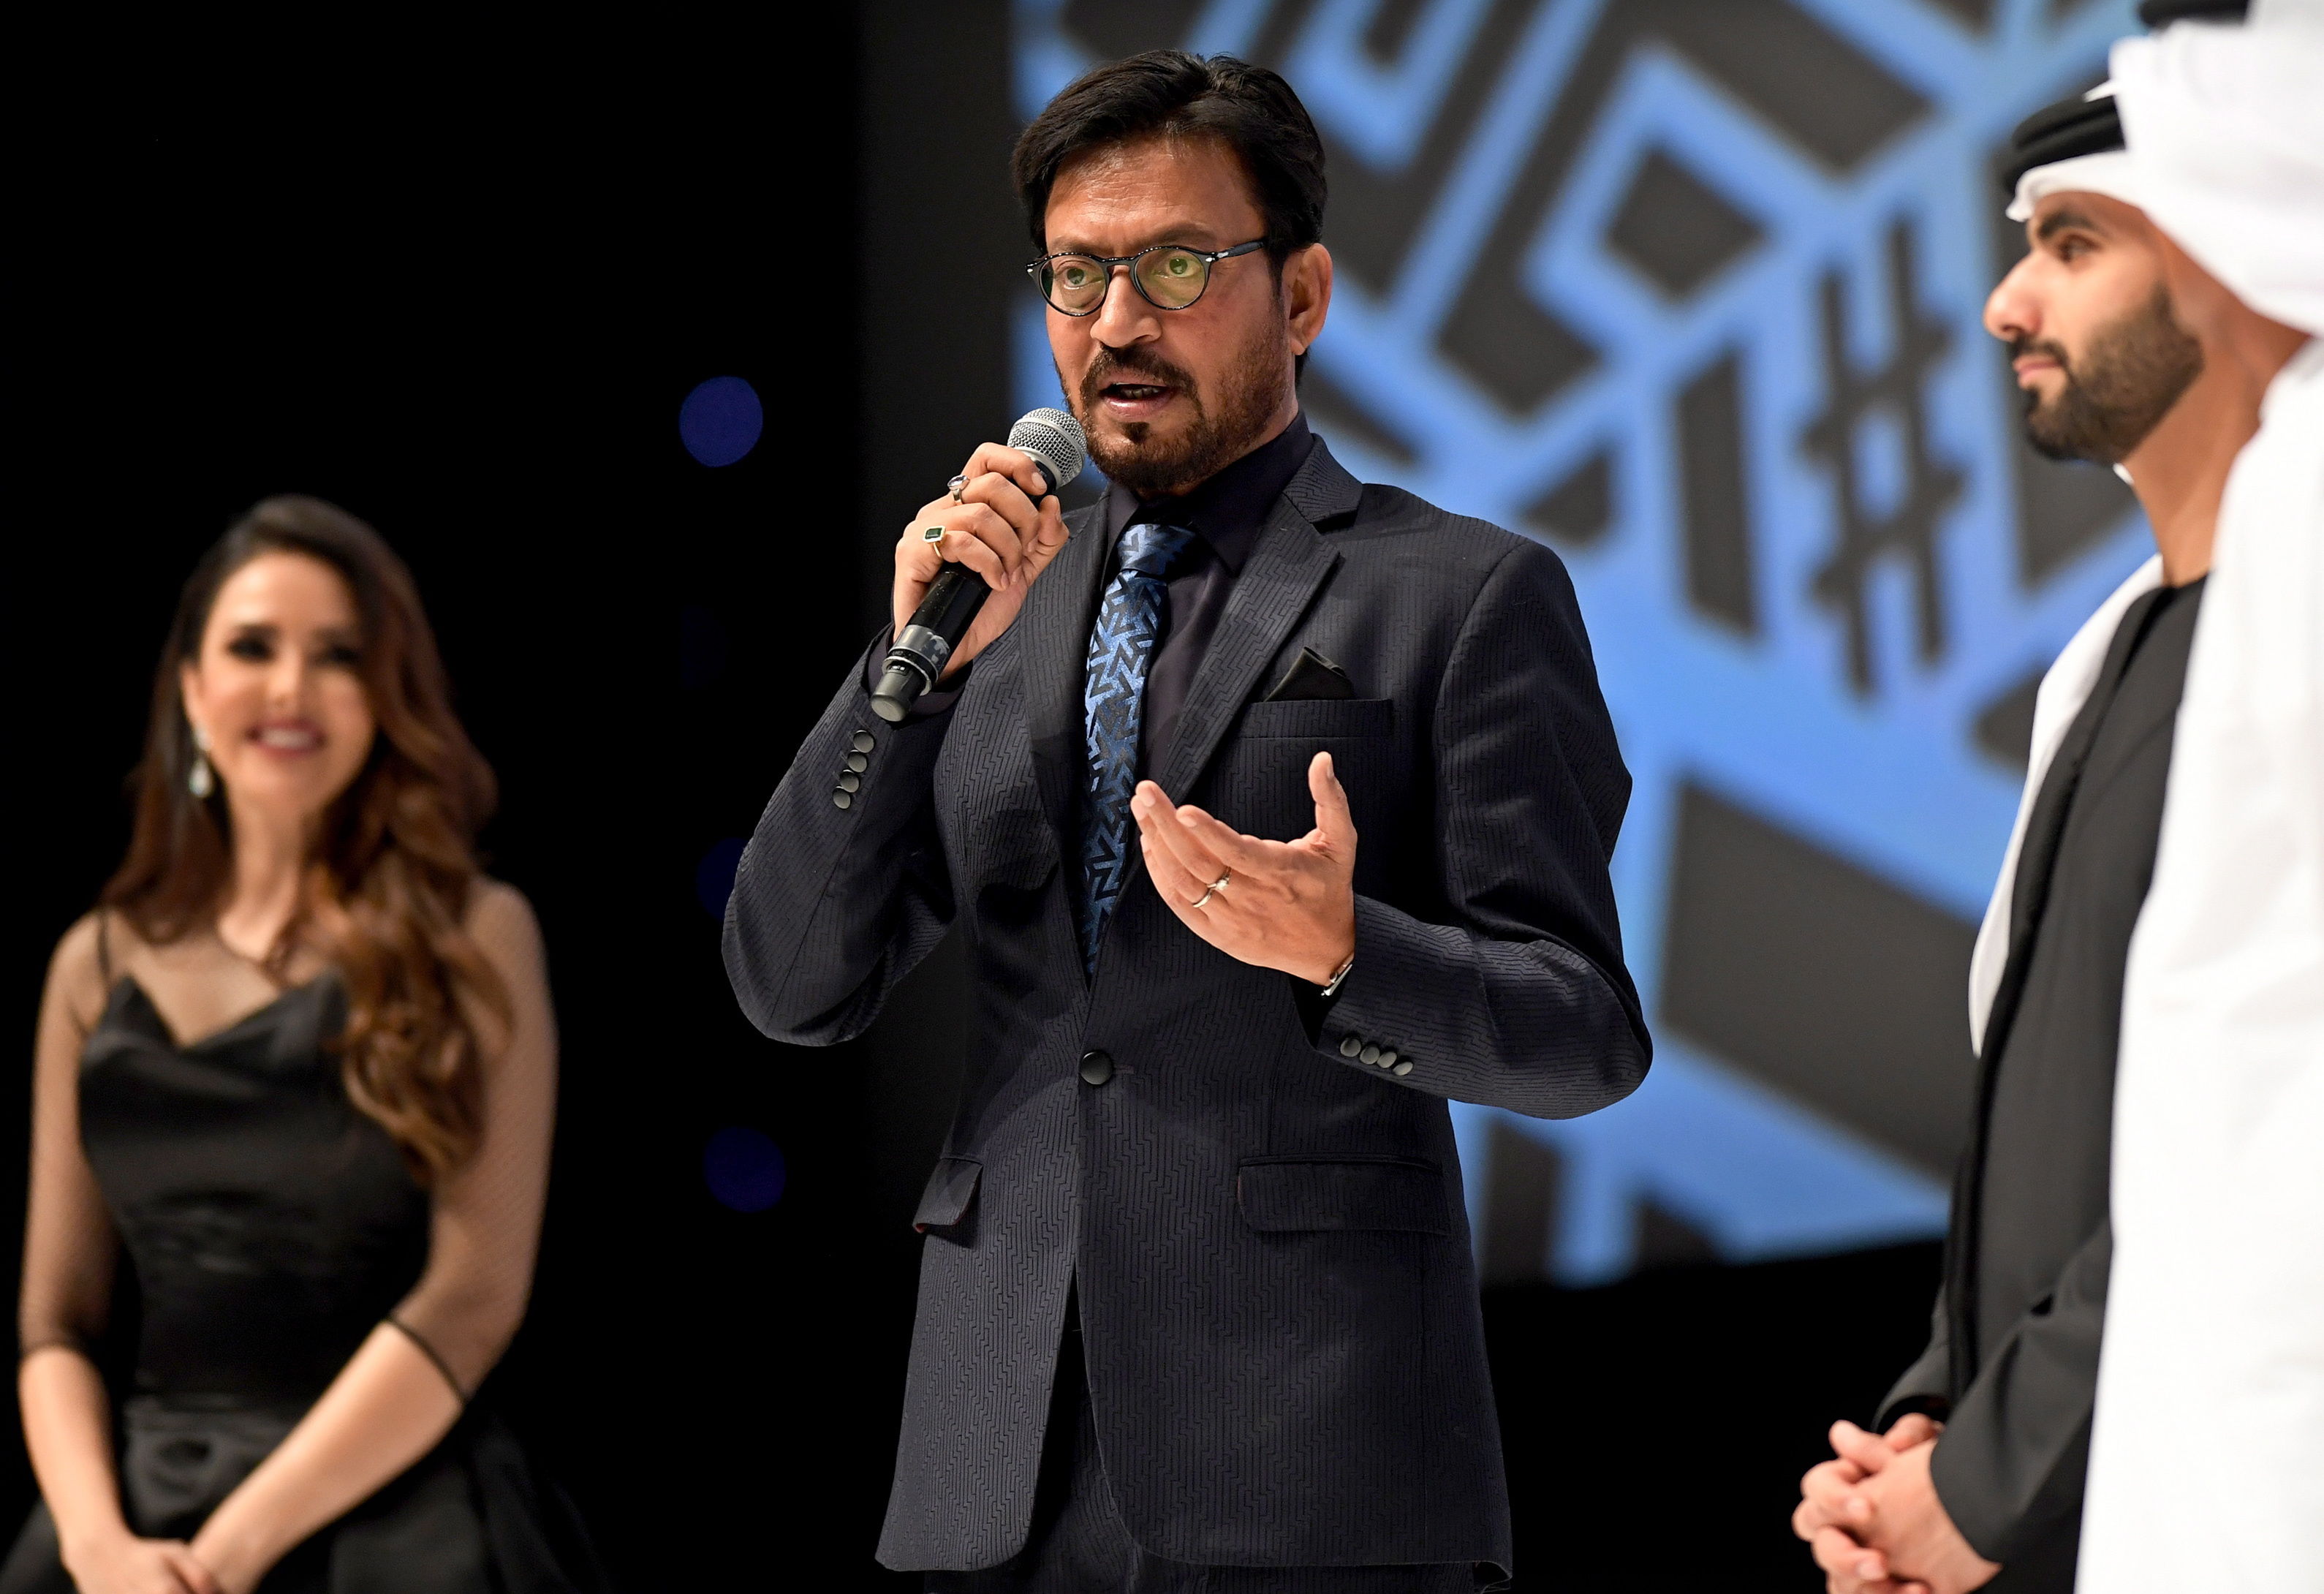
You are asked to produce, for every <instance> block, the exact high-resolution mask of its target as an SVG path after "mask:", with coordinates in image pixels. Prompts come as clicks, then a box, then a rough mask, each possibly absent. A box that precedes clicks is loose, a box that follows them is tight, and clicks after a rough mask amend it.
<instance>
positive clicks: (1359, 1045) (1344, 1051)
mask: <svg viewBox="0 0 2324 1594" xmlns="http://www.w3.org/2000/svg"><path fill="white" fill-rule="evenodd" d="M1363 1049H1364V1043H1363V1042H1362V1041H1360V1040H1359V1039H1357V1038H1356V1037H1355V1036H1354V1035H1350V1036H1349V1037H1348V1038H1347V1039H1346V1040H1344V1041H1342V1042H1341V1043H1340V1055H1341V1056H1342V1057H1353V1056H1354V1055H1355V1054H1356V1053H1357V1052H1361V1051H1362V1050H1363Z"/></svg>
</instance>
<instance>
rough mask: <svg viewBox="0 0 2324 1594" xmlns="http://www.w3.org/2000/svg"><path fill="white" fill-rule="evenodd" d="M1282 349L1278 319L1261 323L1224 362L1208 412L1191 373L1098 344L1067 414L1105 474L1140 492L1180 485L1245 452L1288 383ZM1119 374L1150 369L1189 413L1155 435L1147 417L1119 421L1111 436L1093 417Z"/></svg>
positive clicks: (1197, 480) (1279, 404)
mask: <svg viewBox="0 0 2324 1594" xmlns="http://www.w3.org/2000/svg"><path fill="white" fill-rule="evenodd" d="M1289 352H1290V351H1289V349H1288V348H1286V345H1285V339H1284V337H1283V329H1282V328H1281V327H1280V326H1277V325H1275V324H1273V323H1270V324H1268V326H1267V327H1264V328H1262V329H1260V332H1259V336H1258V337H1256V338H1252V339H1251V341H1250V344H1249V345H1247V346H1246V347H1245V348H1243V350H1242V353H1241V355H1240V357H1238V358H1237V359H1236V360H1235V362H1234V364H1233V366H1231V367H1230V368H1229V369H1228V371H1227V374H1226V376H1225V378H1224V380H1223V381H1222V383H1221V384H1220V387H1221V392H1220V394H1219V395H1218V396H1219V410H1218V412H1217V413H1216V414H1213V413H1212V412H1211V411H1210V410H1209V409H1208V408H1207V407H1206V406H1205V405H1204V404H1203V397H1202V394H1201V393H1200V392H1199V391H1198V390H1197V389H1196V388H1195V386H1194V377H1193V376H1192V375H1190V374H1188V373H1187V372H1186V371H1185V370H1183V369H1181V368H1180V367H1179V366H1174V365H1172V364H1171V363H1170V362H1169V361H1167V360H1165V359H1162V358H1160V357H1157V356H1156V355H1154V354H1151V353H1149V352H1147V351H1145V350H1142V349H1141V350H1134V351H1131V352H1130V353H1128V354H1127V355H1119V354H1116V353H1115V352H1114V351H1113V350H1111V349H1110V348H1103V347H1102V346H1101V347H1100V348H1099V349H1098V351H1097V357H1096V358H1094V359H1093V360H1092V361H1091V362H1090V367H1089V369H1088V370H1087V371H1086V372H1084V373H1083V375H1082V380H1081V386H1080V391H1079V392H1078V393H1077V394H1075V395H1074V419H1076V420H1078V421H1079V422H1081V423H1082V430H1083V431H1084V432H1085V433H1087V434H1088V436H1089V451H1090V458H1091V459H1094V460H1096V461H1097V468H1099V469H1100V470H1102V471H1104V472H1105V474H1106V476H1107V477H1109V478H1111V480H1114V481H1118V482H1120V484H1121V485H1122V486H1123V487H1128V488H1129V489H1130V491H1131V492H1133V493H1136V494H1138V495H1139V496H1141V497H1153V496H1157V495H1158V494H1164V493H1175V492H1184V491H1186V490H1188V489H1189V488H1192V487H1194V486H1196V485H1197V484H1198V483H1201V482H1205V481H1208V480H1209V479H1210V478H1211V477H1213V476H1216V475H1217V474H1218V473H1219V472H1220V471H1222V470H1223V469H1225V468H1227V467H1228V466H1230V465H1231V464H1233V463H1234V462H1235V461H1236V460H1238V459H1241V458H1242V457H1243V456H1244V455H1245V454H1248V453H1250V451H1251V449H1253V448H1254V447H1256V446H1257V445H1258V443H1259V439H1260V438H1261V437H1262V436H1263V435H1264V434H1265V433H1266V431H1267V428H1268V422H1271V421H1273V420H1274V419H1275V416H1276V412H1277V411H1279V410H1280V409H1281V408H1282V407H1283V401H1284V399H1285V398H1286V396H1287V394H1289V392H1290V386H1291V377H1290V373H1289V372H1288V371H1287V370H1286V366H1288V365H1289V364H1290V360H1289V359H1288V357H1287V356H1288V354H1289ZM1125 375H1127V376H1133V377H1134V376H1151V377H1158V378H1159V379H1160V380H1161V381H1163V382H1165V383H1167V384H1168V385H1170V386H1172V387H1175V388H1176V389H1177V390H1178V392H1179V393H1180V394H1182V395H1184V396H1185V400H1186V402H1187V403H1190V404H1192V405H1193V406H1194V419H1193V421H1192V422H1190V423H1189V424H1188V425H1187V427H1186V429H1185V431H1182V432H1180V433H1178V434H1177V436H1176V437H1175V438H1170V439H1167V440H1166V439H1163V438H1158V437H1157V436H1155V435H1154V427H1153V426H1152V424H1151V423H1150V422H1144V421H1131V422H1124V423H1122V424H1121V425H1120V430H1119V440H1117V434H1116V433H1115V432H1114V431H1111V430H1108V431H1100V430H1099V428H1098V426H1097V424H1096V418H1097V414H1098V405H1099V403H1101V402H1102V394H1103V389H1104V388H1105V386H1106V385H1108V384H1109V383H1112V382H1117V381H1120V380H1121V379H1122V378H1123V377H1124V376H1125Z"/></svg>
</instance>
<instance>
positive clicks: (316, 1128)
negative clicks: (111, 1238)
mask: <svg viewBox="0 0 2324 1594" xmlns="http://www.w3.org/2000/svg"><path fill="white" fill-rule="evenodd" d="M344 1021H345V999H344V996H343V995H342V993H341V990H340V987H339V984H338V981H337V978H336V977H335V976H329V975H327V976H325V977H324V978H321V979H318V980H317V981H315V982H314V983H312V984H309V985H306V986H301V987H298V988H297V989H294V990H291V991H289V992H286V993H285V994H284V995H283V996H281V997H280V998H279V999H278V1000H276V1001H275V1002H273V1003H272V1004H271V1005H269V1006H266V1007H263V1008H262V1009H260V1010H259V1011H258V1012H256V1013H254V1014H252V1015H250V1016H249V1017H247V1018H245V1019H244V1020H243V1021H242V1022H241V1023H239V1024H235V1025H234V1026H232V1027H231V1028H229V1029H226V1030H225V1031H222V1032H221V1033H217V1034H215V1035H212V1036H209V1037H208V1038H207V1039H205V1040H202V1041H199V1042H197V1043H195V1044H193V1045H191V1046H180V1045H178V1044H177V1043H175V1042H174V1041H172V1040H171V1037H170V1032H169V1027H168V1026H167V1025H166V1024H163V1023H162V1021H161V1015H159V1014H158V1013H157V1012H156V1011H155V1010H154V1008H153V1005H152V1001H151V1000H150V999H149V998H148V997H147V996H146V994H145V992H144V991H143V989H142V988H141V987H139V986H138V985H137V983H136V982H135V981H134V980H133V979H127V978H124V979H123V980H121V981H120V982H119V983H117V984H116V985H115V986H114V987H113V988H112V991H111V993H110V996H109V997H108V999H107V1001H106V1008H105V1014H104V1016H103V1018H102V1019H101V1020H100V1021H99V1022H98V1024H97V1028H96V1029H95V1030H94V1031H93V1032H92V1033H90V1035H89V1039H88V1046H87V1047H86V1049H85V1050H84V1052H83V1053H82V1064H81V1073H80V1119H81V1140H82V1144H83V1145H84V1147H85V1148H86V1150H87V1153H88V1161H89V1165H90V1167H91V1168H92V1169H93V1170H94V1171H95V1172H96V1175H97V1184H98V1186H99V1187H100V1188H101V1189H102V1191H104V1195H105V1200H106V1206H107V1208H108V1209H110V1211H111V1213H112V1215H113V1220H114V1223H115V1226H116V1227H117V1228H118V1229H119V1231H120V1234H121V1237H122V1241H123V1244H124V1248H125V1249H126V1251H127V1254H128V1258H129V1262H130V1265H131V1266H132V1267H133V1268H134V1272H135V1275H136V1282H137V1285H138V1294H139V1298H140V1303H141V1311H140V1316H139V1322H138V1331H137V1341H136V1343H137V1355H136V1369H135V1374H134V1383H133V1385H132V1387H131V1390H130V1393H129V1395H128V1396H127V1398H126V1399H124V1401H123V1403H122V1411H121V1483H122V1495H123V1504H124V1509H125V1511H126V1513H127V1515H128V1518H129V1523H130V1526H131V1527H132V1528H133V1529H134V1531H135V1532H137V1533H138V1534H141V1535H143V1536H146V1537H151V1538H172V1539H190V1538H191V1537H192V1536H193V1535H194V1533H195V1530H197V1529H198V1528H199V1527H200V1526H201V1524H202V1523H203V1521H204V1520H205V1519H207V1518H208V1515H209V1514H210V1513H211V1512H212V1511H213V1510H215V1509H216V1508H217V1505H218V1503H219V1502H220V1501H222V1500H224V1499H225V1498H226V1496H227V1494H228V1493H230V1492H231V1491H232V1490H233V1488H234V1487H235V1485H236V1484H238V1483H240V1482H241V1481H242V1479H243V1478H245V1477H247V1476H248V1475H249V1473H250V1472H251V1470H252V1469H254V1468H255V1467H256V1466H257V1465H258V1463H259V1462H261V1461H262V1460H265V1458H266V1456H267V1455H268V1454H269V1452H271V1451H272V1450H273V1449H274V1447H275V1446H276V1445H277V1444H279V1443H280V1442H281V1440H282V1438H283V1436H284V1435H285V1434H287V1433H289V1432H290V1431H291V1427H292V1426H293V1425H294V1424H295V1423H297V1422H298V1420H299V1418H300V1414H301V1413H304V1412H305V1411H306V1409H307V1408H308V1407H309V1405H311V1404H313V1403H314V1401H315V1400H316V1398H317V1397H318V1396H319V1395H321V1394H322V1393H323V1391H324V1389H325V1388H326V1387H327V1385H329V1384H330V1382H331V1380H332V1379H333V1378H334V1377H336V1376H337V1374H338V1372H339V1369H340V1368H341V1367H344V1366H346V1362H347V1359H348V1358H350V1357H352V1356H353V1355H354V1354H355V1349H356V1348H357V1347H358V1346H360V1345H361V1344H362V1343H363V1341H364V1339H365V1338H366V1337H367V1336H368V1335H369V1334H370V1333H371V1331H372V1330H374V1328H376V1327H378V1325H379V1323H380V1322H381V1321H382V1320H383V1318H385V1317H386V1316H387V1314H388V1313H389V1312H390V1311H392V1309H393V1308H394V1306H395V1304H396V1302H399V1301H400V1300H401V1299H402V1298H403V1296H404V1295H405V1294H406V1293H408V1292H409V1291H410V1289H411V1287H412V1285H413V1284H415V1283H416V1282H417V1281H418V1279H419V1277H420V1270H421V1268H422V1267H423V1266H424V1265H426V1261H427V1252H428V1229H429V1203H428V1197H427V1194H426V1192H425V1191H422V1190H421V1189H420V1186H419V1185H418V1184H417V1183H416V1182H414V1181H413V1180H412V1178H411V1175H410V1172H408V1171H407V1170H406V1169H405V1167H404V1164H403V1162H402V1159H401V1156H400V1155H399V1154H398V1153H397V1151H396V1148H395V1145H394V1143H393V1142H392V1140H391V1139H390V1138H389V1137H388V1135H387V1134H386V1132H385V1131H384V1130H383V1129H382V1128H380V1126H378V1125H377V1124H375V1123H374V1122H373V1121H372V1120H371V1119H370V1118H367V1117H364V1115H363V1114H361V1113H359V1112H357V1111H356V1110H355V1107H354V1105H353V1104H352V1103H351V1102H350V1101H349V1100H348V1099H347V1095H346V1087H345V1086H344V1085H343V1084H342V1082H341V1080H340V1074H339V1067H338V1063H337V1060H336V1059H335V1058H333V1057H332V1056H331V1055H330V1053H329V1052H327V1049H326V1048H325V1046H324V1039H325V1037H326V1036H328V1035H331V1034H335V1033H337V1032H338V1030H339V1028H340V1026H341V1025H342V1024H343V1023H344ZM605 1587H606V1584H605V1580H604V1575H603V1573H602V1572H601V1571H598V1570H597V1567H596V1563H595V1558H594V1556H593V1555H592V1554H591V1553H590V1551H589V1548H588V1544H587V1540H586V1534H584V1533H583V1531H582V1529H581V1527H580V1524H579V1523H578V1521H577V1519H576V1517H575V1516H574V1515H573V1514H572V1511H571V1508H570V1506H568V1505H567V1503H566V1501H565V1500H564V1497H562V1496H561V1495H560V1494H558V1492H557V1491H556V1490H555V1489H554V1488H553V1487H549V1486H547V1485H545V1484H544V1483H543V1482H542V1481H541V1480H539V1479H538V1478H535V1476H534V1475H533V1472H532V1470H531V1469H530V1466H529V1465H528V1463H527V1461H526V1459H525V1455H524V1452H523V1451H522V1450H521V1448H520V1447H519V1446H518V1444H517V1442H516V1441H515V1439H514V1437H513V1436H512V1434H511V1433H510V1432H509V1431H508V1430H507V1428H506V1427H504V1426H503V1424H502V1423H500V1422H499V1421H498V1420H497V1419H495V1418H494V1417H493V1415H492V1414H491V1413H488V1412H486V1411H484V1410H482V1409H480V1408H478V1407H476V1406H471V1407H470V1409H469V1410H468V1412H467V1413H466V1415H464V1416H463V1417H462V1418H461V1420H460V1421H459V1423H457V1425H456V1426H455V1427H454V1428H453V1430H452V1432H450V1433H449V1434H447V1436H446V1437H445V1439H444V1441H442V1442H441V1443H440V1444H438V1446H437V1448H436V1449H435V1450H433V1451H431V1452H429V1454H428V1455H427V1456H426V1457H424V1458H422V1459H421V1460H420V1461H419V1462H417V1463H415V1464H414V1465H413V1466H412V1468H411V1469H410V1470H409V1471H407V1472H406V1473H404V1474H403V1475H402V1476H401V1478H396V1479H395V1480H393V1481H392V1482H391V1483H389V1484H388V1485H387V1486H386V1487H383V1488H382V1489H381V1490H380V1491H379V1492H378V1493H376V1494H374V1496H372V1497H371V1498H369V1499H368V1500H365V1501H364V1503H362V1504H361V1505H359V1506H356V1507H355V1509H354V1510H352V1511H350V1512H349V1513H347V1515H345V1516H344V1517H342V1518H340V1519H339V1520H338V1521H337V1522H336V1523H333V1524H330V1525H329V1526H327V1527H325V1528H324V1529H322V1530H321V1531H320V1532H318V1533H317V1534H315V1535H314V1536H313V1537H312V1538H310V1539H309V1540H308V1541H307V1542H306V1543H303V1544H301V1545H300V1546H299V1547H298V1548H297V1549H296V1550H294V1551H292V1552H291V1554H290V1555H288V1556H286V1557H285V1558H284V1559H283V1561H282V1562H280V1563H279V1564H278V1565H277V1566H276V1568H275V1569H274V1571H272V1573H270V1574H269V1575H268V1577H267V1579H266V1580H265V1581H264V1582H263V1583H262V1584H261V1585H260V1591H261V1594H420V1591H423V1590H424V1591H426V1594H597V1591H599V1590H602V1589H604V1588H605ZM70 1589H72V1581H71V1580H70V1579H69V1577H68V1576H67V1575H66V1573H65V1571H64V1568H63V1566H62V1564H61V1562H60V1561H59V1559H58V1555H57V1544H56V1530H55V1527H54V1524H52V1523H51V1520H50V1517H49V1514H48V1509H47V1507H46V1506H40V1507H38V1508H36V1509H35V1510H34V1512H33V1514H32V1520H31V1521H30V1522H29V1523H27V1524H25V1528H24V1531H23V1534H22V1536H21V1537H20V1538H19V1539H18V1540H17V1543H16V1545H15V1548H14V1551H13V1552H11V1553H10V1555H9V1557H8V1560H7V1562H6V1563H5V1566H0V1594H68V1591H69V1590H70Z"/></svg>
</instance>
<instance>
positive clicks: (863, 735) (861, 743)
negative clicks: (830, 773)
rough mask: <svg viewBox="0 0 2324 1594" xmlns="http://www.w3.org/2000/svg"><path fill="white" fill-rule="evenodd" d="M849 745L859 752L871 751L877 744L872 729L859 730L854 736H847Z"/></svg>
mask: <svg viewBox="0 0 2324 1594" xmlns="http://www.w3.org/2000/svg"><path fill="white" fill-rule="evenodd" d="M847 745H848V746H851V747H853V748H854V749H855V750H856V751H857V752H858V753H869V752H870V751H871V749H872V747H873V746H875V745H876V744H874V743H873V741H872V740H871V732H870V731H868V730H859V731H857V732H856V733H855V734H854V735H853V736H852V737H848V738H847Z"/></svg>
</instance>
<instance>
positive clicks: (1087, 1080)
mask: <svg viewBox="0 0 2324 1594" xmlns="http://www.w3.org/2000/svg"><path fill="white" fill-rule="evenodd" d="M1111 1078H1113V1059H1112V1058H1111V1057H1108V1056H1107V1055H1106V1054H1105V1053H1104V1052H1083V1053H1082V1083H1083V1084H1084V1085H1102V1084H1104V1083H1105V1082H1106V1081H1107V1080H1110V1079H1111Z"/></svg>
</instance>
